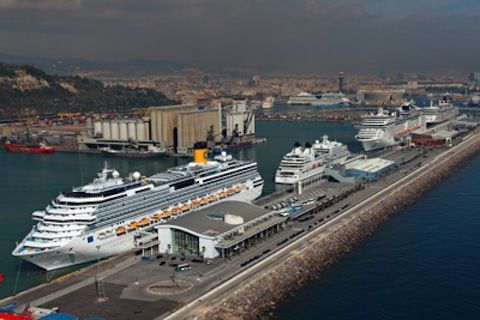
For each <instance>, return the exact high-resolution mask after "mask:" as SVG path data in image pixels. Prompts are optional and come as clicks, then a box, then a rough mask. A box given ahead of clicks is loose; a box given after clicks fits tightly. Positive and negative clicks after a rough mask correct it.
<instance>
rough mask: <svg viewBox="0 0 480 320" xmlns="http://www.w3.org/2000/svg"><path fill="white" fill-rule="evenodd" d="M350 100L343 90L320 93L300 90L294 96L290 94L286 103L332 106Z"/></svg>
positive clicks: (346, 102)
mask: <svg viewBox="0 0 480 320" xmlns="http://www.w3.org/2000/svg"><path fill="white" fill-rule="evenodd" d="M349 102H350V100H349V99H348V98H347V97H346V96H345V94H344V93H343V92H327V93H322V94H312V93H308V92H300V93H299V94H297V95H295V96H291V97H290V98H289V99H288V101H287V104H290V105H304V106H334V105H339V104H348V103H349Z"/></svg>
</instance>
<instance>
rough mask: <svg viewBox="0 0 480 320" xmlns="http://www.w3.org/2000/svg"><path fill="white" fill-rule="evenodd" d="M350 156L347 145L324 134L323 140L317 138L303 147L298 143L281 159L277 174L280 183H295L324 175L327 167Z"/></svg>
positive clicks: (276, 179)
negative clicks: (331, 139)
mask: <svg viewBox="0 0 480 320" xmlns="http://www.w3.org/2000/svg"><path fill="white" fill-rule="evenodd" d="M349 156H350V152H349V151H348V148H347V146H346V145H344V144H342V143H340V142H337V141H330V140H329V139H328V136H326V135H324V136H323V138H322V141H319V140H316V141H315V143H314V144H313V145H310V144H309V143H306V144H305V147H302V146H301V145H300V144H299V143H296V144H295V146H294V148H293V149H292V150H291V151H290V152H288V153H287V154H286V155H285V156H284V157H283V158H282V160H281V162H280V165H279V167H278V169H277V173H276V175H275V182H276V183H279V184H295V183H298V182H301V181H304V180H308V179H311V178H314V177H318V176H321V175H323V172H324V171H325V167H326V166H329V165H333V164H343V163H345V162H346V161H347V158H348V157H349Z"/></svg>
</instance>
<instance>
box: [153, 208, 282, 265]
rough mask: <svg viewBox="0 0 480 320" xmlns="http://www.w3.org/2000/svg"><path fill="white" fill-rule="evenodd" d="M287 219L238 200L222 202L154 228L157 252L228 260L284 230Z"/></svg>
mask: <svg viewBox="0 0 480 320" xmlns="http://www.w3.org/2000/svg"><path fill="white" fill-rule="evenodd" d="M286 220H287V217H283V216H279V215H278V213H277V212H275V211H270V210H266V209H263V208H261V207H258V206H255V205H253V204H250V203H246V202H242V201H224V202H221V203H218V204H215V205H213V206H211V207H208V208H205V209H201V210H199V211H197V212H194V213H192V214H188V215H184V216H181V217H179V218H177V219H175V220H173V221H170V222H169V223H166V224H162V225H159V226H157V227H156V229H157V231H158V242H159V244H158V251H159V252H160V253H168V254H174V255H180V254H181V255H187V256H199V257H202V258H205V259H214V258H217V257H222V258H228V257H230V256H232V255H233V254H236V253H239V252H241V251H242V250H244V249H246V248H248V247H250V246H251V245H254V244H255V243H257V242H258V241H261V240H262V239H264V238H266V237H268V236H270V235H272V234H273V233H275V232H278V231H279V230H281V229H282V228H284V226H285V223H286Z"/></svg>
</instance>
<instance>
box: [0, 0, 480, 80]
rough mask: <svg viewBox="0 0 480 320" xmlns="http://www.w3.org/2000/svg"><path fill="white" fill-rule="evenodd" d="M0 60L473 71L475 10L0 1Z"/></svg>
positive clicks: (207, 1) (246, 0)
mask: <svg viewBox="0 0 480 320" xmlns="http://www.w3.org/2000/svg"><path fill="white" fill-rule="evenodd" d="M0 51H2V52H6V53H11V54H16V55H23V56H43V57H81V58H87V59H92V58H93V59H102V60H124V59H159V60H160V59H168V60H175V61H181V62H191V63H195V64H198V65H200V66H205V67H211V66H225V65H236V66H238V65H240V66H242V65H243V66H251V67H254V68H258V69H259V70H269V71H286V72H292V71H296V72H308V71H313V72H334V71H338V70H340V69H341V70H344V71H346V72H349V71H350V72H363V71H373V72H378V70H379V67H380V65H384V67H385V69H386V70H387V71H389V70H405V71H411V70H418V71H428V70H433V69H438V68H441V69H462V70H473V69H477V70H478V69H480V0H456V1H455V0H395V1H394V0H362V1H358V0H357V1H355V0H255V1H253V0H236V1H232V0H167V1H162V0H129V1H127V0H0Z"/></svg>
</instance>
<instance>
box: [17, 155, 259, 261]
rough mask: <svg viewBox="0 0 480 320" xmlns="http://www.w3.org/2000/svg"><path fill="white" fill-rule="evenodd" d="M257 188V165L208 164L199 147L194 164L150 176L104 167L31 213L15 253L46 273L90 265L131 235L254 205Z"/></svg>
mask: <svg viewBox="0 0 480 320" xmlns="http://www.w3.org/2000/svg"><path fill="white" fill-rule="evenodd" d="M262 189H263V179H262V178H261V176H260V174H259V173H258V171H257V163H256V162H250V161H239V160H235V159H233V158H232V157H231V156H230V155H227V154H226V153H222V154H221V155H218V156H216V157H215V160H214V161H208V160H207V157H206V149H205V148H203V146H202V148H197V149H195V151H194V162H191V163H189V164H187V165H183V166H179V167H174V168H171V169H169V170H167V171H165V172H163V173H159V174H155V175H153V176H151V177H148V178H147V177H142V176H141V175H140V173H138V172H134V173H132V174H130V175H129V176H128V177H127V178H121V177H120V174H119V173H118V172H117V171H116V170H113V169H108V168H107V167H105V168H104V169H103V171H102V172H101V173H99V174H98V177H97V178H96V179H94V180H93V182H92V183H89V184H87V185H84V186H81V187H78V188H73V190H72V191H70V192H62V193H61V194H60V195H59V196H58V197H57V198H56V199H54V200H53V201H51V203H50V204H49V205H48V206H47V207H46V208H45V209H44V210H41V211H36V212H34V213H33V220H35V221H36V222H37V223H36V224H35V225H34V226H33V228H32V230H31V231H30V232H29V233H28V235H27V236H26V237H25V238H24V239H23V240H22V241H21V243H19V244H18V246H17V247H16V248H15V250H14V251H13V252H12V254H13V255H14V256H18V257H20V258H22V259H25V260H26V261H29V262H31V263H33V264H36V265H38V266H40V267H41V268H43V269H46V270H54V269H59V268H63V267H67V266H71V265H75V264H80V263H85V262H89V261H95V260H97V259H102V258H106V257H109V256H113V255H116V254H119V253H123V252H126V251H128V250H130V249H132V248H134V236H135V235H136V234H137V232H139V231H141V230H142V229H145V228H148V227H151V226H152V224H157V223H162V222H166V221H168V220H170V219H172V218H174V217H175V216H179V215H183V214H188V213H190V212H192V211H195V210H197V209H198V208H201V207H202V208H203V207H206V206H209V205H211V204H213V203H218V202H220V201H223V200H226V199H232V200H233V199H235V200H241V201H252V200H254V199H256V198H257V197H259V196H260V195H261V193H262Z"/></svg>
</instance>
